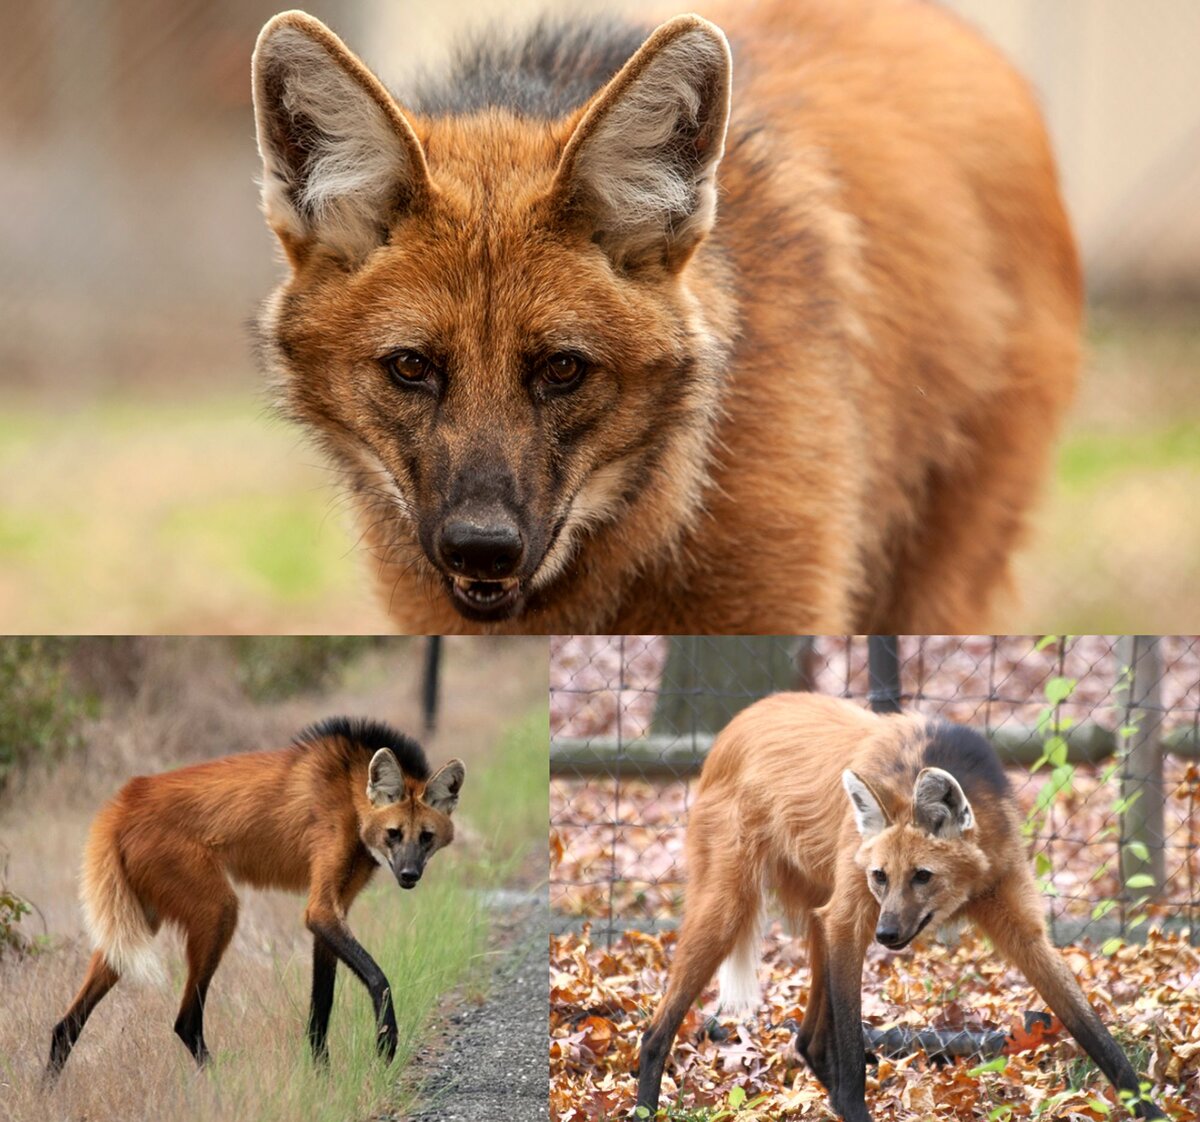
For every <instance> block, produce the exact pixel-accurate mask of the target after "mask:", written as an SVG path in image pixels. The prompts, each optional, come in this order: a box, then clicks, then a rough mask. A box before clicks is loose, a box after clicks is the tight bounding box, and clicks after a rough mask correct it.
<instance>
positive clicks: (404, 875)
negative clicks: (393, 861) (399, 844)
mask: <svg viewBox="0 0 1200 1122" xmlns="http://www.w3.org/2000/svg"><path fill="white" fill-rule="evenodd" d="M420 879H421V870H420V869H417V868H414V867H411V866H410V867H409V868H406V869H401V870H400V871H399V872H397V873H396V880H398V881H399V882H400V887H401V888H412V887H413V886H414V885H415V884H416V883H417V881H419V880H420Z"/></svg>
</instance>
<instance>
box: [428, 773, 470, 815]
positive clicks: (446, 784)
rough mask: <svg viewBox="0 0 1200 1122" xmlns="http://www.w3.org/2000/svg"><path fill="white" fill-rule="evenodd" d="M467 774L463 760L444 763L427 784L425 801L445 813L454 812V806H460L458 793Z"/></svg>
mask: <svg viewBox="0 0 1200 1122" xmlns="http://www.w3.org/2000/svg"><path fill="white" fill-rule="evenodd" d="M465 776H466V769H465V768H464V767H463V763H462V760H451V761H450V762H449V763H448V764H445V765H443V766H442V767H441V768H440V769H439V770H438V772H437V774H436V775H434V776H433V778H432V779H430V780H429V782H428V783H426V784H425V794H424V799H425V802H426V803H428V805H429V806H431V807H433V808H434V810H440V811H441V812H442V813H443V814H453V813H454V808H455V807H456V806H458V793H459V791H461V790H462V784H463V778H464V777H465Z"/></svg>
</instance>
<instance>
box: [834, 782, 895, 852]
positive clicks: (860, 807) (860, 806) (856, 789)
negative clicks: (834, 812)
mask: <svg viewBox="0 0 1200 1122" xmlns="http://www.w3.org/2000/svg"><path fill="white" fill-rule="evenodd" d="M842 786H843V787H845V788H846V794H847V795H849V796H850V805H851V807H852V808H853V809H854V824H855V825H856V826H857V827H858V832H859V833H860V834H862V837H863V841H870V840H871V839H872V838H873V837H875V836H876V835H877V834H881V833H883V831H884V830H886V829H887V828H888V827H889V826H890V825H891V822H890V821H889V819H888V816H887V813H886V811H884V809H883V807H882V806H881V805H880V803H879V800H878V799H877V798H876V797H875V792H874V791H872V790H871V788H870V787H868V786H867V785H866V784H865V783H864V782H863V781H862V780H861V779H859V777H858V776H857V775H855V774H854V772H852V771H851V770H850V769H849V768H847V769H846V770H845V771H843V772H842Z"/></svg>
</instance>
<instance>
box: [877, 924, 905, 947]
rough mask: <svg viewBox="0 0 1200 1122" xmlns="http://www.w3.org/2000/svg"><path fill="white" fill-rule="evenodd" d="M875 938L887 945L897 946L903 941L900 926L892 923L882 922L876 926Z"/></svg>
mask: <svg viewBox="0 0 1200 1122" xmlns="http://www.w3.org/2000/svg"><path fill="white" fill-rule="evenodd" d="M875 938H876V940H878V941H879V942H880V943H882V944H883V945H884V946H885V947H896V946H899V945H900V943H902V942H903V940H902V939H901V938H900V928H898V927H896V926H894V925H890V924H889V925H887V926H885V925H884V924H880V925H879V926H878V927H877V928H875Z"/></svg>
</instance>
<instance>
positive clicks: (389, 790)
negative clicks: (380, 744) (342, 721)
mask: <svg viewBox="0 0 1200 1122" xmlns="http://www.w3.org/2000/svg"><path fill="white" fill-rule="evenodd" d="M464 774H465V771H464V768H463V765H462V762H461V761H459V760H451V761H450V762H449V763H448V764H446V765H445V766H444V767H442V768H441V769H440V770H439V771H438V772H437V773H436V774H435V775H433V776H432V777H431V778H430V779H429V780H428V781H427V782H425V783H419V782H417V781H416V780H414V779H412V778H411V777H410V776H406V775H405V774H404V772H403V770H402V769H401V767H400V764H399V763H398V762H397V760H396V757H395V755H394V754H393V753H392V751H391V750H390V749H388V748H380V749H379V750H378V751H377V752H376V753H375V755H374V756H372V757H371V765H370V768H369V770H368V773H367V800H368V801H369V803H370V804H371V805H370V809H369V810H367V811H366V812H365V814H363V815H362V817H361V819H360V822H359V833H360V834H361V836H362V840H363V844H364V845H365V846H366V847H367V849H368V850H369V851H370V853H371V855H372V856H373V857H374V858H375V860H376V861H378V862H379V864H380V865H382V866H383V867H384V868H386V869H390V870H391V871H392V874H393V875H394V876H395V878H396V883H397V884H399V885H400V887H401V888H415V887H416V884H417V881H419V880H420V879H421V875H422V874H423V873H424V872H425V863H426V862H427V861H428V860H429V858H430V857H432V856H433V855H434V854H435V853H436V852H437V851H438V850H439V849H442V848H443V847H444V846H447V845H449V844H450V843H451V842H452V841H453V840H454V823H453V822H451V820H450V815H451V814H452V813H453V812H454V808H455V807H456V806H457V805H458V794H459V791H460V790H461V789H462V782H463V777H464Z"/></svg>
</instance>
